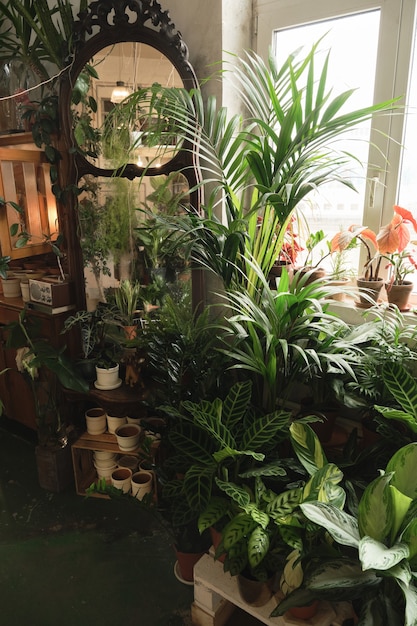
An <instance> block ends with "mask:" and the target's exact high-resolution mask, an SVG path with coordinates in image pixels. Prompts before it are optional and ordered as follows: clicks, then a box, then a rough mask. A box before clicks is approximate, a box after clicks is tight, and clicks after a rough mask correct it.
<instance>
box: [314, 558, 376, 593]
mask: <svg viewBox="0 0 417 626" xmlns="http://www.w3.org/2000/svg"><path fill="white" fill-rule="evenodd" d="M304 584H305V585H306V587H308V589H310V590H311V591H313V592H314V593H316V594H317V597H318V598H325V599H328V600H333V599H334V597H335V595H336V594H337V599H338V600H341V599H343V597H344V599H346V600H351V599H352V598H355V597H357V596H359V595H361V594H362V593H363V590H364V587H374V586H377V585H379V584H380V579H379V578H378V577H377V576H376V575H375V572H373V571H363V570H362V568H361V566H360V563H358V561H356V560H349V559H337V560H329V561H325V562H323V564H321V565H319V566H318V567H316V568H314V569H313V571H312V572H310V573H307V574H306V575H305V582H304ZM344 592H345V593H344ZM342 594H343V595H342Z"/></svg>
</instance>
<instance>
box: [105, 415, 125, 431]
mask: <svg viewBox="0 0 417 626" xmlns="http://www.w3.org/2000/svg"><path fill="white" fill-rule="evenodd" d="M123 424H126V418H125V417H118V416H117V415H109V414H108V413H107V430H108V431H109V433H112V434H113V435H114V433H115V432H116V428H118V427H119V426H123Z"/></svg>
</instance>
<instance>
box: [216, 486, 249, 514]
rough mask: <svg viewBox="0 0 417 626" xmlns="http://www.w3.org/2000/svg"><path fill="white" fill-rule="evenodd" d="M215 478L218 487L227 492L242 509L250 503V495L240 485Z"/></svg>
mask: <svg viewBox="0 0 417 626" xmlns="http://www.w3.org/2000/svg"><path fill="white" fill-rule="evenodd" d="M215 480H216V485H217V486H218V487H219V489H221V490H222V491H224V493H227V495H228V496H229V498H231V499H232V500H233V501H234V502H236V504H238V505H239V506H240V507H241V508H242V509H243V508H244V507H245V506H247V505H248V504H249V503H250V495H249V493H248V492H247V491H246V490H245V489H243V488H242V487H239V486H238V485H236V484H235V483H232V482H230V481H225V480H221V479H220V478H216V479H215Z"/></svg>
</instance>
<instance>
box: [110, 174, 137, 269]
mask: <svg viewBox="0 0 417 626" xmlns="http://www.w3.org/2000/svg"><path fill="white" fill-rule="evenodd" d="M104 193H105V194H106V199H105V203H104V205H105V206H104V211H103V236H104V238H105V241H106V245H107V247H108V249H109V250H110V251H111V253H112V254H113V258H114V262H115V263H119V261H120V259H121V257H122V255H123V254H125V253H126V252H127V253H129V254H130V255H132V253H133V250H134V249H135V246H134V240H133V229H134V226H135V225H136V221H135V218H136V213H135V210H134V209H135V208H136V207H135V206H134V203H135V202H136V197H135V196H136V193H137V188H136V187H135V185H134V183H132V182H131V181H129V180H127V179H126V178H119V177H117V176H113V177H112V178H110V179H109V186H108V188H107V189H105V190H104Z"/></svg>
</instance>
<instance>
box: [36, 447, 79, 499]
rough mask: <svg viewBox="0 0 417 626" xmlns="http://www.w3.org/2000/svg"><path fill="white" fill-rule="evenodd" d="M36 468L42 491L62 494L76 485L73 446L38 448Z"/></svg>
mask: <svg viewBox="0 0 417 626" xmlns="http://www.w3.org/2000/svg"><path fill="white" fill-rule="evenodd" d="M35 455H36V466H37V469H38V478H39V484H40V486H41V487H42V489H47V490H48V491H53V492H55V493H61V491H65V490H66V489H68V488H69V487H72V485H73V484H74V472H73V467H72V459H71V446H70V445H69V444H68V445H66V446H65V447H64V448H61V447H56V448H48V447H45V446H36V449H35Z"/></svg>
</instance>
